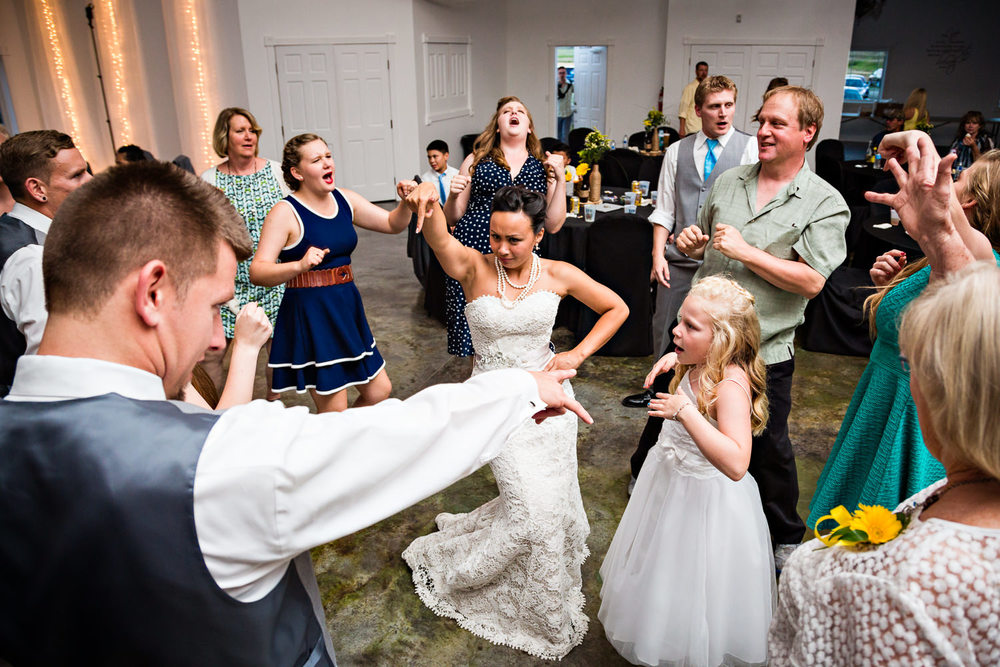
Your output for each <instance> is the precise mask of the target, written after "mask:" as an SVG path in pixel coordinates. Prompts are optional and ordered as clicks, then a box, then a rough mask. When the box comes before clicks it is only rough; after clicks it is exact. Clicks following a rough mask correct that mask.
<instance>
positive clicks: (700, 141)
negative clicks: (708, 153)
mask: <svg viewBox="0 0 1000 667" xmlns="http://www.w3.org/2000/svg"><path fill="white" fill-rule="evenodd" d="M734 132H736V128H735V127H733V126H732V124H730V126H729V129H728V130H727V131H726V133H725V134H723V135H721V136H720V137H719V138H718V139H717V140H716V141H718V142H719V145H720V146H722V147H723V148H725V147H726V144H728V143H729V139H730V137H732V136H733V133H734ZM706 142H708V135H707V134H705V131H704V130H698V134H697V135H695V138H694V147H695V148H696V149H699V148H701V147H702V146H704V145H705V144H706Z"/></svg>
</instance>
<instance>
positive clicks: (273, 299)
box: [201, 107, 289, 399]
mask: <svg viewBox="0 0 1000 667" xmlns="http://www.w3.org/2000/svg"><path fill="white" fill-rule="evenodd" d="M261 132H262V130H261V128H260V125H258V124H257V119H256V118H254V116H253V114H252V113H250V112H249V111H247V110H246V109H241V108H239V107H229V108H227V109H223V110H222V111H220V112H219V117H218V118H216V120H215V129H214V130H213V131H212V149H213V150H214V151H215V152H216V154H217V155H218V156H219V157H222V158H225V159H224V160H223V161H222V162H220V163H219V164H217V165H215V166H214V167H212V168H210V169H208V170H206V171H205V172H204V173H203V174H202V175H201V177H202V179H204V180H206V181H208V182H209V183H211V184H212V185H214V186H215V187H217V188H219V189H220V190H222V192H223V194H225V195H226V197H227V198H228V199H229V201H230V202H232V204H233V206H234V207H235V208H236V210H237V211H238V212H239V214H240V215H241V216H242V217H243V221H244V222H246V225H247V230H248V231H249V232H250V240H251V241H252V242H253V247H254V252H256V250H257V243H258V242H259V241H260V230H261V226H262V225H263V224H264V218H265V217H267V214H268V213H269V212H270V211H271V207H272V206H274V205H275V204H276V203H277V202H278V201H280V200H281V198H282V197H284V196H285V195H286V194H288V192H289V190H288V188H287V187H286V186H285V182H284V180H283V179H282V177H281V165H280V164H278V163H277V162H275V161H273V160H265V159H264V158H262V157H259V156H258V155H257V152H258V148H259V140H260V135H261ZM251 259H252V258H251ZM283 292H284V288H283V287H282V286H281V285H278V286H276V287H259V286H257V285H254V284H253V283H251V282H250V260H249V259H248V260H246V261H245V262H240V263H239V264H238V265H237V267H236V294H235V296H234V297H233V300H232V301H231V302H229V303H228V304H226V305H225V306H223V308H222V327H223V329H224V330H225V334H226V347H227V348H228V347H229V345H231V344H232V341H233V336H234V335H235V332H236V316H237V314H238V313H239V312H240V309H241V308H243V306H245V305H246V304H248V303H250V302H254V303H257V304H259V305H260V307H261V308H263V309H264V312H265V313H267V318H268V320H270V322H271V326H272V327H273V326H274V324H275V319H276V318H277V316H278V306H280V305H281V295H282V293H283ZM264 347H265V349H266V350H268V351H269V350H270V349H271V341H270V340H269V341H268V342H267V344H266V345H265V346H264ZM222 357H223V355H222V353H218V354H216V353H212V354H208V355H206V357H205V361H204V362H203V366H204V368H205V370H206V371H207V372H208V374H209V376H210V377H211V378H212V380H213V381H214V382H215V383H216V385H218V386H220V387H221V386H222ZM271 386H272V379H271V373H270V371H268V372H267V389H268V398H269V399H275V398H277V395H276V394H274V393H273V391H272V389H271Z"/></svg>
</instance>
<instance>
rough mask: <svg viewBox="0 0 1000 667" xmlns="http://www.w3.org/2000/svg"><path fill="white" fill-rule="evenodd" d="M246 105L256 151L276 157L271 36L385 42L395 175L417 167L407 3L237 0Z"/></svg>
mask: <svg viewBox="0 0 1000 667" xmlns="http://www.w3.org/2000/svg"><path fill="white" fill-rule="evenodd" d="M239 25H240V33H241V36H242V44H243V62H244V66H245V71H246V87H247V98H248V103H249V107H248V108H249V109H250V111H251V112H253V114H254V115H255V116H256V117H257V121H258V122H259V123H260V125H261V127H263V128H264V134H263V136H261V140H260V153H261V155H263V156H265V157H268V158H273V159H280V158H281V149H282V143H281V131H280V122H281V111H280V106H279V102H278V92H277V89H278V86H277V78H276V75H275V70H274V58H273V49H269V48H268V47H267V45H266V41H267V39H268V38H271V39H275V38H277V39H284V38H292V39H324V40H331V41H332V42H336V41H337V38H353V39H357V38H360V37H374V38H378V40H379V41H385V39H386V36H387V35H389V36H390V39H391V40H392V42H391V43H389V44H388V51H389V61H390V63H391V67H390V74H389V76H390V78H389V88H390V91H391V100H392V102H391V103H392V119H393V154H394V158H395V164H396V177H397V178H409V177H411V176H412V175H413V174H414V173H417V172H418V171H419V170H422V169H423V165H424V164H426V161H425V160H421V159H420V158H421V155H422V153H421V149H422V148H423V146H421V145H420V142H419V139H418V137H419V128H418V124H417V110H416V99H417V94H416V90H417V86H416V69H415V65H414V55H413V54H414V52H415V51H414V36H413V7H412V3H411V2H409V1H407V0H366V2H363V3H361V2H356V1H352V0H282V1H281V2H275V1H274V0H239Z"/></svg>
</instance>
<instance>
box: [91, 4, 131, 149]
mask: <svg viewBox="0 0 1000 667" xmlns="http://www.w3.org/2000/svg"><path fill="white" fill-rule="evenodd" d="M97 16H98V20H100V21H101V22H102V23H103V24H104V25H103V28H104V29H103V30H102V32H103V33H104V34H105V35H106V36H107V40H108V43H107V51H108V53H109V55H110V56H111V57H110V62H109V63H108V64H109V65H110V67H109V69H110V70H111V71H110V74H111V90H112V91H114V94H113V95H112V96H111V99H112V100H113V102H114V105H115V107H116V109H115V115H116V116H117V120H118V136H117V137H116V139H117V143H118V145H119V146H123V145H125V144H131V143H133V142H134V139H133V138H132V124H131V123H130V122H129V106H128V91H127V90H126V89H125V56H124V54H123V53H122V35H121V27H120V26H119V25H118V15H117V14H116V13H115V3H114V2H112V0H99V4H98V12H97Z"/></svg>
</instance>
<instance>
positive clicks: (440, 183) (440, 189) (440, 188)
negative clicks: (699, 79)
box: [438, 160, 715, 206]
mask: <svg viewBox="0 0 1000 667" xmlns="http://www.w3.org/2000/svg"><path fill="white" fill-rule="evenodd" d="M712 164H715V161H714V160H713V161H712ZM443 178H444V176H442V175H441V174H438V192H439V193H441V205H442V206H444V200H445V199H447V198H448V195H446V194H445V193H444V181H443V180H442V179H443Z"/></svg>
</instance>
